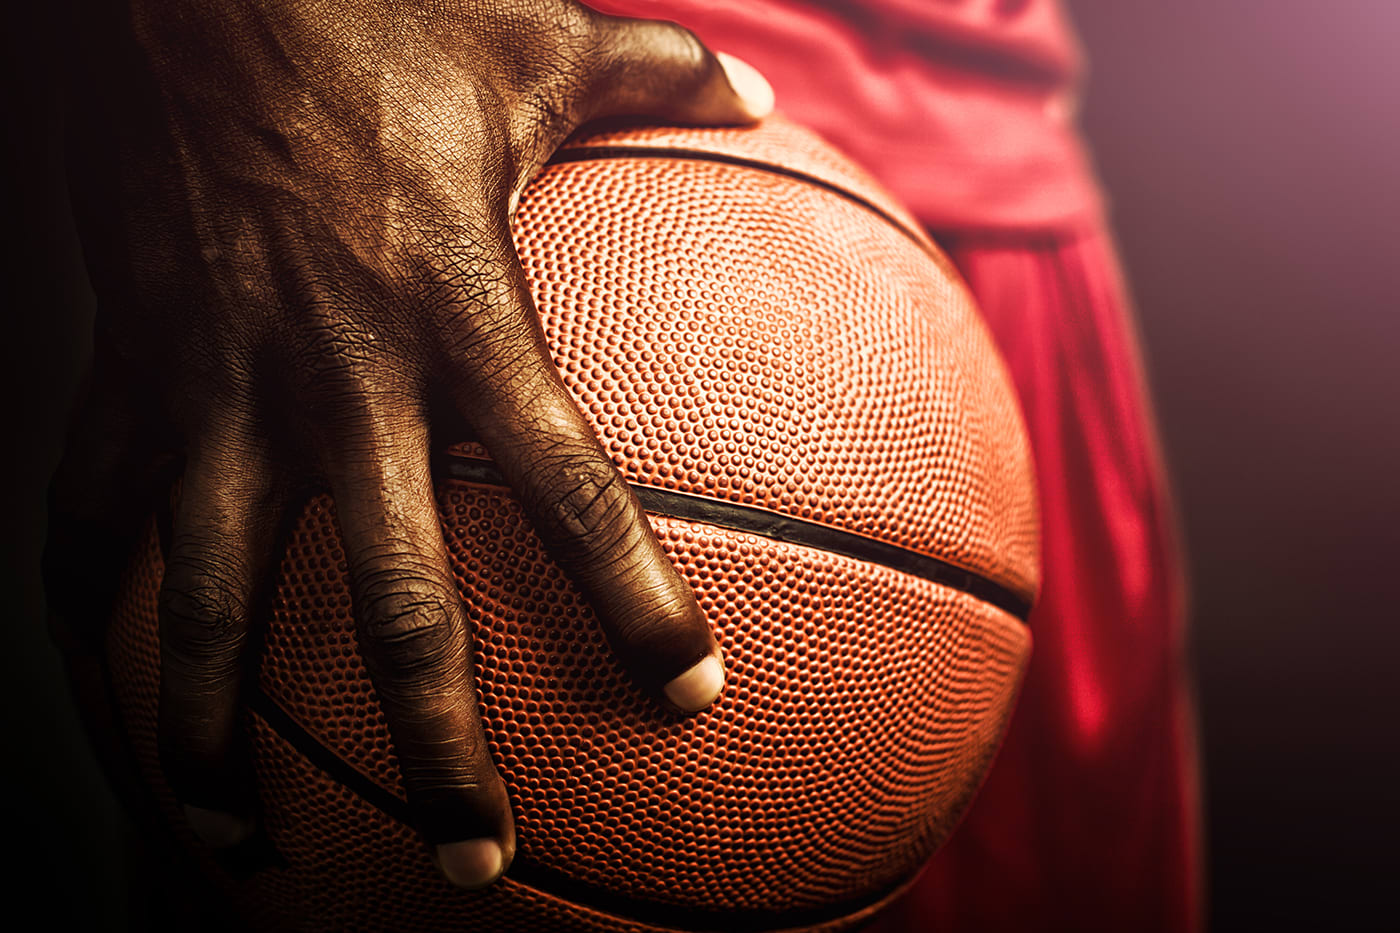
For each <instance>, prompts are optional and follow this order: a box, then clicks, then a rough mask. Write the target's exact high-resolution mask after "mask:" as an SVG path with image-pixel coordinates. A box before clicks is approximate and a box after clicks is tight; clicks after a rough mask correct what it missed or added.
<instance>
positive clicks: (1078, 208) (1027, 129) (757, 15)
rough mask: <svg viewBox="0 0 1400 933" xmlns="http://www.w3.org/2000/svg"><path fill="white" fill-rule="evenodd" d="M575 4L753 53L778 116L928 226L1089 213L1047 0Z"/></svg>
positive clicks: (1065, 53)
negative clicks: (830, 146)
mask: <svg viewBox="0 0 1400 933" xmlns="http://www.w3.org/2000/svg"><path fill="white" fill-rule="evenodd" d="M589 5H590V6H593V7H596V8H598V9H600V10H603V11H605V12H610V13H618V14H622V15H628V16H645V17H651V18H656V19H673V20H676V21H678V22H680V23H682V24H684V25H685V26H688V27H689V28H691V29H693V30H694V31H695V32H696V33H697V34H698V35H699V36H700V38H701V39H703V40H704V41H705V42H706V43H708V44H709V45H710V46H711V47H712V48H715V49H718V50H720V51H726V52H730V53H733V54H735V55H738V56H739V57H741V58H743V59H745V60H747V61H748V62H750V63H752V64H753V65H754V66H755V67H757V68H758V69H759V70H761V71H762V72H763V73H764V75H765V76H766V77H767V78H768V80H769V81H770V82H771V83H772V85H773V88H774V91H775V92H776V94H777V102H778V108H779V109H780V110H781V111H783V112H784V113H785V114H786V115H787V116H789V117H791V118H793V119H794V120H797V121H798V122H800V123H803V124H806V125H807V126H810V127H812V128H813V129H815V130H817V131H818V132H820V133H821V134H822V135H823V136H825V137H826V138H827V139H828V140H830V141H831V142H832V143H834V144H835V145H836V146H837V147H838V148H840V149H841V150H843V151H845V152H846V153H847V154H849V155H850V156H852V157H853V158H854V159H855V160H856V161H857V162H859V163H860V164H862V165H864V166H865V167H866V168H867V169H868V170H870V171H871V172H872V173H873V174H874V175H875V176H876V177H877V178H879V179H880V180H881V182H883V183H884V185H885V186H886V187H887V188H889V189H890V190H891V191H893V192H894V193H895V194H896V195H897V196H898V197H899V198H900V199H901V200H902V201H904V203H905V204H906V205H908V206H909V208H910V209H911V210H912V211H913V212H914V213H915V214H917V215H919V216H920V217H922V218H924V219H925V220H927V221H928V222H930V223H931V224H933V225H934V226H935V227H938V228H940V229H947V228H956V229H961V230H1029V229H1044V228H1046V227H1064V226H1067V225H1073V224H1076V223H1080V222H1083V221H1084V220H1085V219H1086V218H1089V217H1091V216H1093V215H1094V214H1095V213H1096V212H1097V210H1098V198H1097V194H1096V192H1095V188H1094V185H1093V183H1092V181H1091V177H1090V174H1089V171H1088V159H1087V157H1086V156H1085V154H1084V151H1083V147H1082V145H1081V144H1080V142H1079V139H1078V137H1077V135H1076V134H1075V131H1074V127H1073V111H1074V107H1075V98H1076V86H1077V79H1078V73H1079V55H1078V48H1077V46H1076V45H1075V43H1074V40H1073V38H1072V35H1071V33H1070V31H1069V29H1068V28H1067V25H1066V22H1065V19H1064V17H1063V15H1062V14H1061V12H1060V7H1059V5H1058V4H1057V3H1055V2H1053V0H870V2H864V3H861V2H841V0H590V4H589ZM930 167H936V169H937V171H936V174H934V173H930Z"/></svg>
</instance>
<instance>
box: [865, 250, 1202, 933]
mask: <svg viewBox="0 0 1400 933" xmlns="http://www.w3.org/2000/svg"><path fill="white" fill-rule="evenodd" d="M945 245H946V244H945ZM951 246H952V249H951V255H952V258H953V260H954V262H955V263H956V264H957V265H958V267H959V268H960V269H961V270H962V272H963V274H964V276H965V277H966V279H967V281H968V283H969V285H970V286H971V288H972V291H973V293H974V294H975V295H976V296H977V298H978V301H979V303H980V304H981V307H982V309H983V312H984V314H985V316H986V318H987V321H988V323H989V324H990V326H991V328H992V331H993V333H994V335H995V337H996V339H997V341H998V343H999V345H1000V346H1001V348H1002V351H1003V353H1004V355H1005V357H1006V360H1007V363H1008V364H1009V366H1010V368H1011V372H1012V376H1013V378H1014V380H1015V383H1016V388H1017V392H1018V393H1019V395H1020V397H1021V402H1022V406H1023V409H1024V412H1025V417H1026V422H1027V427H1028V429H1029V432H1030V439H1031V447H1032V450H1033V451H1034V455H1035V459H1036V470H1037V474H1038V480H1039V487H1040V496H1041V507H1042V517H1043V535H1044V538H1043V548H1044V565H1043V572H1044V576H1043V578H1042V580H1043V583H1042V589H1041V597H1040V602H1039V604H1038V606H1037V608H1036V610H1035V611H1034V613H1033V614H1032V616H1031V621H1030V625H1031V632H1032V634H1033V636H1034V638H1035V650H1034V653H1033V655H1032V657H1031V664H1030V668H1029V671H1028V673H1027V677H1026V682H1025V686H1024V688H1023V692H1022V694H1021V699H1020V702H1019V704H1018V706H1017V710H1016V713H1015V715H1014V717H1013V719H1012V724H1011V728H1010V731H1009V733H1008V735H1007V738H1006V741H1005V744H1004V745H1003V747H1002V750H1001V753H1000V754H999V756H998V757H997V760H996V763H995V764H994V765H993V768H992V772H991V774H990V775H989V777H988V779H987V782H986V784H985V785H984V787H983V789H982V792H981V794H980V795H979V796H978V798H977V800H976V802H975V803H974V804H973V807H972V809H971V811H970V812H969V813H968V815H967V817H966V818H965V819H964V821H963V824H962V826H961V827H959V829H958V830H957V831H956V832H955V833H954V835H953V837H952V839H950V840H949V842H948V843H947V844H946V845H945V846H944V848H943V849H942V850H940V851H939V853H938V854H937V855H935V856H934V858H933V860H932V862H931V863H930V865H929V867H928V868H927V869H926V871H925V872H924V874H923V876H922V877H921V879H920V881H919V882H918V883H917V884H916V885H915V887H914V888H913V889H912V890H911V892H910V893H909V894H908V895H907V896H906V897H905V898H904V899H903V900H902V901H900V902H899V903H898V904H897V905H896V906H895V907H894V908H893V909H892V910H891V911H890V912H889V913H888V914H886V915H885V916H884V917H883V918H882V919H881V920H879V921H877V922H876V924H875V925H874V926H872V927H871V928H870V929H871V930H873V931H876V933H897V931H898V933H905V931H914V930H941V931H961V930H984V931H986V930H991V931H1000V930H1008V931H1026V933H1032V931H1050V930H1066V931H1070V930H1073V931H1080V933H1086V931H1097V930H1103V931H1115V933H1117V931H1123V930H1133V931H1137V933H1152V931H1173V933H1181V931H1188V930H1195V929H1198V928H1199V926H1200V919H1199V912H1200V900H1201V889H1200V827H1199V820H1200V802H1199V798H1198V787H1197V774H1198V763H1197V758H1196V741H1195V718H1194V711H1193V705H1192V693H1191V689H1190V685H1189V683H1188V681H1187V678H1186V670H1187V665H1186V661H1185V658H1184V650H1185V631H1184V627H1185V623H1184V618H1185V616H1184V585H1183V581H1182V572H1181V564H1180V561H1179V559H1178V553H1177V550H1176V543H1175V537H1174V522H1173V516H1172V513H1171V510H1170V507H1169V504H1168V501H1167V498H1166V481H1165V474H1164V470H1163V466H1162V461H1161V457H1160V454H1159V449H1158V443H1157V439H1156V434H1155V429H1154V420H1153V415H1152V412H1151V409H1150V405H1149V402H1148V398H1147V394H1146V391H1145V383H1144V378H1143V370H1142V365H1141V362H1140V359H1139V355H1138V352H1137V340H1136V335H1135V334H1134V332H1133V328H1132V325H1131V322H1130V317H1129V308H1128V302H1127V298H1126V293H1125V289H1124V286H1123V284H1122V282H1121V280H1120V277H1119V273H1118V267H1117V262H1116V259H1115V257H1114V254H1113V250H1112V247H1111V244H1110V243H1109V241H1108V238H1107V237H1106V236H1104V235H1099V234H1090V235H1086V236H1082V237H1079V238H1074V239H1069V240H1063V241H1057V240H1054V239H1045V238H1042V239H1041V240H1040V241H1039V242H1037V241H1034V240H1027V241H1022V242H1007V241H1004V240H1003V241H999V242H997V243H996V244H992V245H987V244H983V245H978V244H976V243H956V242H955V243H953V244H951Z"/></svg>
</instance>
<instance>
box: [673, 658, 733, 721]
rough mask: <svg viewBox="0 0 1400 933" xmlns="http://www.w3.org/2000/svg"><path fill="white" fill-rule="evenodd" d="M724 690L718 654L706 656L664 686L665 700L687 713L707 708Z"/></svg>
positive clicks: (721, 667) (721, 665)
mask: <svg viewBox="0 0 1400 933" xmlns="http://www.w3.org/2000/svg"><path fill="white" fill-rule="evenodd" d="M723 688H724V664H723V663H722V662H721V661H720V659H719V655H718V654H711V655H707V656H706V657H704V658H702V659H701V660H700V662H699V663H698V664H696V665H695V666H694V667H691V668H689V669H688V670H687V671H686V672H685V673H684V674H681V675H680V676H679V677H677V678H676V679H675V680H673V681H671V682H670V683H669V684H667V685H666V698H667V699H669V700H670V701H671V702H672V703H674V704H676V705H677V706H679V707H680V708H681V709H683V710H685V711H686V712H687V713H698V712H700V710H702V709H704V708H705V707H707V706H709V705H710V704H711V703H713V702H714V701H715V698H716V697H718V696H719V692H720V690H722V689H723Z"/></svg>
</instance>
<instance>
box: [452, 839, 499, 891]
mask: <svg viewBox="0 0 1400 933" xmlns="http://www.w3.org/2000/svg"><path fill="white" fill-rule="evenodd" d="M437 860H438V867H439V868H441V869H442V873H443V874H444V875H446V876H447V880H448V881H450V882H452V883H453V884H455V885H457V887H459V888H484V887H486V886H487V885H488V884H490V883H491V882H493V881H495V880H496V879H497V878H499V877H500V876H501V872H503V871H505V865H503V864H502V862H503V861H504V856H503V855H502V853H501V845H500V843H498V842H497V841H496V840H494V839H463V840H462V841H461V842H447V843H444V844H442V845H440V846H438V847H437Z"/></svg>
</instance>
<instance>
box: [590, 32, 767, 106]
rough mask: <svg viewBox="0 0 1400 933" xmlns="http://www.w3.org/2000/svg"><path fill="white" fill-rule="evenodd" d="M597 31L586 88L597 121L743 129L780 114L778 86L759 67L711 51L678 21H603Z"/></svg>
mask: <svg viewBox="0 0 1400 933" xmlns="http://www.w3.org/2000/svg"><path fill="white" fill-rule="evenodd" d="M595 29H596V34H597V35H598V36H599V43H598V60H597V61H595V62H593V63H592V64H593V69H592V72H591V77H590V80H589V82H588V83H587V85H586V91H585V93H586V94H587V95H588V98H587V102H586V103H587V106H586V112H587V113H588V114H589V115H590V117H593V118H596V117H609V116H650V117H659V118H661V119H664V120H671V121H674V122H677V123H697V124H743V123H752V122H753V121H755V120H760V119H762V118H763V117H766V116H768V114H769V113H771V112H772V110H773V88H772V87H771V86H770V85H769V84H768V81H767V80H766V79H764V77H763V75H762V74H760V73H759V72H758V71H757V69H755V68H754V67H753V66H752V65H750V64H748V63H747V62H745V61H743V60H742V59H739V58H736V57H734V56H732V55H727V54H725V53H723V52H721V53H718V54H716V53H714V52H711V51H710V50H709V49H707V48H706V47H705V45H704V43H702V42H701V41H700V40H699V39H697V38H696V37H695V34H694V33H692V32H691V31H690V30H688V29H686V28H684V27H682V26H679V25H677V24H676V23H669V22H662V21H659V20H646V19H627V18H623V17H615V16H600V17H599V19H598V20H597V23H596V26H595Z"/></svg>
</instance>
